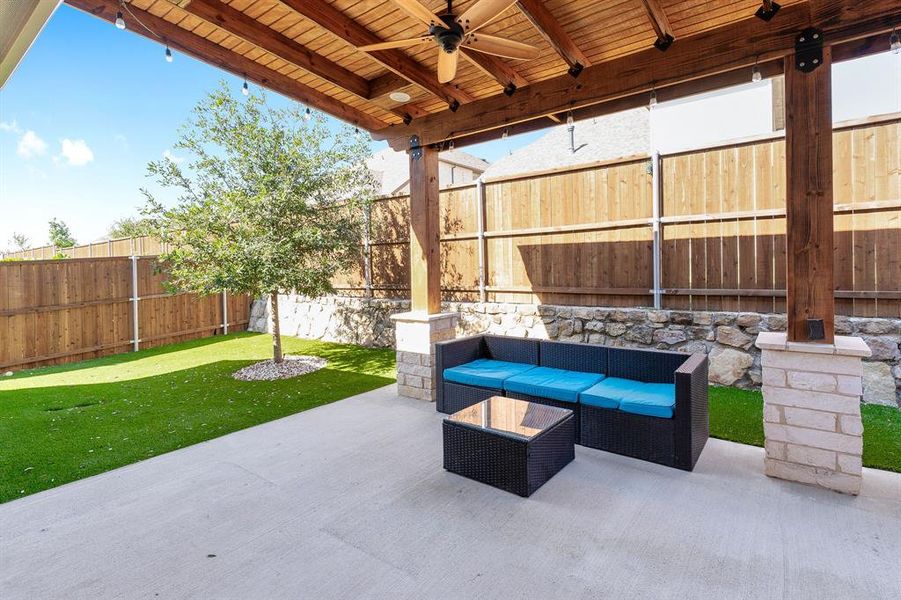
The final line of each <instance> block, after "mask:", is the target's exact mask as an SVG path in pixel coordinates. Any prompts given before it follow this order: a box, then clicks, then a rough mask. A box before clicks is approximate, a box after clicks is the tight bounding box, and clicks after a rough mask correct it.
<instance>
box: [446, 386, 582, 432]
mask: <svg viewBox="0 0 901 600" xmlns="http://www.w3.org/2000/svg"><path fill="white" fill-rule="evenodd" d="M571 412H572V411H569V410H567V409H565V408H557V407H555V406H545V405H544V404H535V403H534V402H527V401H525V400H517V399H515V398H506V397H503V396H494V397H493V398H488V399H487V400H483V401H481V402H479V403H478V404H473V405H472V406H470V407H467V408H464V409H463V410H461V411H458V412H455V413H454V414H452V415H451V416H449V417H447V420H449V421H452V422H454V423H464V424H466V425H471V426H474V427H478V428H480V429H486V430H493V431H500V432H503V433H512V434H515V435H518V436H521V437H524V438H533V437H535V436H536V435H538V434H539V433H541V432H542V431H545V430H546V429H549V428H551V427H553V426H554V425H556V424H557V423H559V422H560V421H562V420H563V419H565V418H566V417H567V415H569V414H570V413H571Z"/></svg>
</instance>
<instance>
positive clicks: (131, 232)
mask: <svg viewBox="0 0 901 600" xmlns="http://www.w3.org/2000/svg"><path fill="white" fill-rule="evenodd" d="M150 229H151V223H150V222H149V221H148V220H147V219H138V218H135V217H124V218H122V219H117V220H115V221H113V224H112V225H110V226H109V229H107V231H106V237H107V238H109V239H111V240H116V239H120V238H134V237H141V236H142V235H147V234H148V233H149V232H150Z"/></svg>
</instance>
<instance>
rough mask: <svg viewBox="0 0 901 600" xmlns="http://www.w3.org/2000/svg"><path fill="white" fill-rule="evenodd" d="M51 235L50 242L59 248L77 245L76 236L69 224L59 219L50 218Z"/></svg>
mask: <svg viewBox="0 0 901 600" xmlns="http://www.w3.org/2000/svg"><path fill="white" fill-rule="evenodd" d="M48 225H49V228H50V229H49V236H50V243H51V244H52V245H54V246H56V247H57V248H71V247H72V246H74V245H75V243H76V242H75V236H73V235H72V231H71V230H70V229H69V226H68V225H66V224H65V223H64V222H63V221H61V220H59V219H50V223H48Z"/></svg>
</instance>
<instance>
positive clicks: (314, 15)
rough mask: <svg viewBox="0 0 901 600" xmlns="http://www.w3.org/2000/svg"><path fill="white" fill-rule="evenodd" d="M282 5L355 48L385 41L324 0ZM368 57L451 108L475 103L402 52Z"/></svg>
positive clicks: (374, 53) (286, 1) (289, 0)
mask: <svg viewBox="0 0 901 600" xmlns="http://www.w3.org/2000/svg"><path fill="white" fill-rule="evenodd" d="M281 2H282V4H285V5H287V6H288V7H290V8H291V9H292V10H294V11H295V12H297V13H298V14H300V15H303V16H304V17H306V18H307V19H309V20H310V21H312V22H314V23H316V24H317V25H319V26H320V27H322V28H323V29H325V30H327V31H329V32H330V33H332V34H333V35H335V36H337V37H339V38H340V39H342V40H344V41H345V42H347V43H348V44H350V45H351V46H353V47H354V48H357V47H359V46H366V45H369V44H377V43H379V42H382V41H384V40H382V39H381V38H380V37H378V36H377V35H375V34H374V33H372V32H371V31H369V30H368V29H366V28H365V27H363V26H362V25H360V24H359V23H357V22H356V21H354V20H353V19H351V18H350V17H348V16H347V15H345V14H344V13H343V12H341V11H340V10H338V9H337V8H335V7H334V6H332V5H331V4H329V3H328V2H325V0H281ZM365 54H368V55H369V56H371V57H372V58H373V59H375V60H376V61H378V62H379V63H380V64H382V65H383V66H384V67H386V68H387V69H390V70H391V71H393V72H394V73H396V74H397V75H400V76H401V77H403V78H404V79H406V80H407V81H409V82H410V83H415V84H416V85H418V86H419V87H421V88H423V89H424V90H426V91H428V92H430V93H432V94H434V95H436V96H438V97H439V98H441V99H442V100H444V101H445V102H447V104H448V105H449V106H456V105H458V104H465V103H467V102H472V100H473V97H472V96H471V95H469V94H468V93H466V92H465V91H463V90H461V89H459V88H457V87H455V86H453V85H450V84H441V83H438V75H437V74H435V73H434V72H432V71H430V70H429V69H427V68H426V67H425V66H424V65H422V64H420V63H418V62H416V61H415V60H413V59H412V58H411V57H410V56H409V55H407V54H405V53H404V52H402V51H401V50H395V49H392V50H375V51H372V52H366V53H365Z"/></svg>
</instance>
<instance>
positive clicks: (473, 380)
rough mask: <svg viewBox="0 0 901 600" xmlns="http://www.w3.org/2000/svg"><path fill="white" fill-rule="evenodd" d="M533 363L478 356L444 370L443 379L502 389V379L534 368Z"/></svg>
mask: <svg viewBox="0 0 901 600" xmlns="http://www.w3.org/2000/svg"><path fill="white" fill-rule="evenodd" d="M534 368H535V367H534V366H533V365H528V364H525V363H518V362H505V361H501V360H490V359H487V358H479V359H477V360H474V361H472V362H468V363H466V364H464V365H459V366H456V367H451V368H449V369H445V370H444V380H445V381H452V382H454V383H462V384H463V385H475V386H478V387H484V388H490V389H493V390H498V391H500V390H503V389H504V380H505V379H507V378H508V377H512V376H513V375H517V374H519V373H523V372H525V371H528V370H530V369H534Z"/></svg>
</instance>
